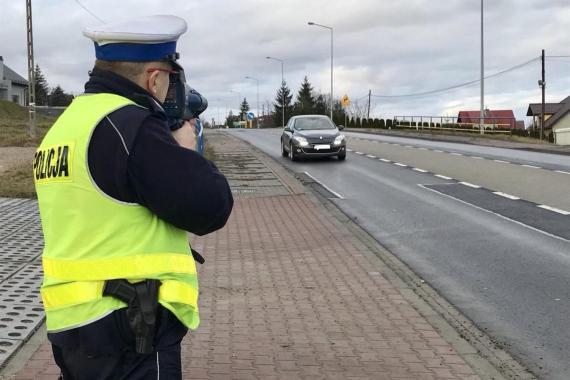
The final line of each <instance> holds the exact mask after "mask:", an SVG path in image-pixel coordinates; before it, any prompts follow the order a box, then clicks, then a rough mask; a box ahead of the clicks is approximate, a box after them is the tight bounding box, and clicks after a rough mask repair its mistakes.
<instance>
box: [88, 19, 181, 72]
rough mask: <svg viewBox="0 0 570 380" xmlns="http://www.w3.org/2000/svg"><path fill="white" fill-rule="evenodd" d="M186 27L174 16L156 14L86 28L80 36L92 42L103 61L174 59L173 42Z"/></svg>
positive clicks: (175, 54) (174, 46) (175, 55)
mask: <svg viewBox="0 0 570 380" xmlns="http://www.w3.org/2000/svg"><path fill="white" fill-rule="evenodd" d="M187 29H188V26H187V24H186V21H184V19H182V18H180V17H177V16H169V15H157V16H147V17H139V18H137V19H133V20H129V21H124V22H115V23H109V24H102V25H97V26H93V27H88V28H85V29H84V30H83V35H84V36H86V37H88V38H90V39H91V40H93V42H94V43H95V56H96V57H97V59H101V60H105V61H130V62H144V61H161V60H171V61H174V60H175V59H176V58H177V55H178V53H176V42H177V41H178V38H179V37H180V36H181V35H182V34H184V33H185V32H186V30H187Z"/></svg>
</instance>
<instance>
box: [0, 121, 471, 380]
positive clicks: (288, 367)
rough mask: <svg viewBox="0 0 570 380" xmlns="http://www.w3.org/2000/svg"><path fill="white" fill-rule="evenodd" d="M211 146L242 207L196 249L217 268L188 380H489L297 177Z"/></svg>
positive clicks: (191, 338)
mask: <svg viewBox="0 0 570 380" xmlns="http://www.w3.org/2000/svg"><path fill="white" fill-rule="evenodd" d="M208 142H209V144H211V145H212V146H213V147H214V148H215V149H214V150H215V151H216V155H217V156H218V157H217V158H216V163H217V164H218V166H219V167H220V169H221V170H222V171H223V172H224V174H226V175H227V176H228V178H229V180H230V184H231V186H232V190H233V191H234V192H235V195H236V196H237V197H238V198H237V199H236V202H235V206H234V211H233V213H232V216H231V218H230V220H229V222H228V225H227V226H226V227H225V228H224V229H222V230H221V231H218V232H216V233H214V234H211V235H208V236H205V237H201V238H195V239H193V240H192V242H193V246H194V248H196V249H197V250H198V251H200V252H201V253H202V254H203V255H204V256H205V257H206V263H205V265H203V266H200V267H199V271H200V285H201V296H200V307H201V319H202V324H201V326H200V327H199V328H198V330H196V331H194V332H192V333H190V334H188V336H187V337H186V338H185V340H184V341H183V352H182V355H183V373H184V379H287V380H288V379H297V378H300V379H311V380H313V379H315V380H316V379H478V378H479V377H478V376H476V375H475V374H474V372H473V370H472V369H471V368H470V367H469V366H468V365H467V364H466V363H465V361H464V360H463V359H462V358H461V357H460V356H459V355H458V354H457V353H456V352H455V350H454V349H453V348H452V347H451V346H450V345H449V344H448V343H447V342H446V341H445V340H444V339H442V337H441V335H440V334H439V333H438V332H437V331H436V330H435V329H434V328H433V327H432V326H431V325H430V324H429V323H428V322H427V321H426V319H425V318H424V317H422V316H421V315H420V314H419V313H418V312H417V311H416V310H415V309H414V308H413V307H412V306H411V304H410V303H409V302H408V301H407V299H406V298H405V297H404V296H403V295H402V294H401V293H400V291H399V290H398V289H397V288H396V286H395V285H393V284H392V283H390V282H389V281H388V280H387V279H386V277H384V275H383V274H382V272H383V270H384V269H383V268H385V267H383V266H382V264H381V263H380V260H379V259H377V258H376V257H375V256H374V254H372V253H371V252H370V250H369V248H367V246H366V245H365V244H364V243H362V242H361V241H360V240H359V239H358V238H357V237H356V236H354V235H353V234H352V233H351V232H350V231H349V229H348V228H346V226H344V225H343V224H341V223H340V222H339V221H338V220H337V219H335V218H334V217H333V216H332V215H331V214H330V213H329V211H327V210H326V209H325V208H324V207H322V205H320V204H319V205H317V204H316V203H314V201H313V200H312V198H311V197H310V196H308V195H306V194H304V193H303V188H302V186H301V185H300V184H299V183H298V182H297V181H295V180H294V179H293V178H292V177H291V175H290V174H289V173H287V172H286V171H285V170H284V169H283V168H282V167H279V165H276V163H275V162H273V161H271V160H269V159H267V158H266V157H265V156H263V155H261V154H260V153H259V152H256V151H253V150H251V149H250V148H249V147H248V146H247V145H246V144H245V143H243V142H241V141H240V140H237V139H235V138H232V137H230V136H228V135H226V134H223V133H215V132H210V135H208ZM216 148H217V149H216ZM222 152H223V153H222ZM242 156H243V157H242ZM283 194H289V195H283ZM42 334H43V336H40V335H42ZM36 338H37V340H40V341H41V340H42V339H43V341H45V332H43V333H38V334H36ZM30 347H31V346H30ZM32 350H33V349H32ZM22 362H23V363H26V365H25V367H24V368H23V369H21V370H20V371H19V372H18V373H17V374H16V375H15V376H11V377H8V378H10V379H20V380H24V379H34V380H35V379H55V378H56V377H57V374H58V373H59V371H58V368H57V367H56V366H55V364H54V363H53V359H52V357H51V349H50V347H49V345H48V344H47V343H44V344H42V345H40V347H39V348H38V349H37V351H36V352H35V353H34V354H33V356H32V357H31V359H30V360H27V359H23V361H22ZM0 378H2V377H1V376H0Z"/></svg>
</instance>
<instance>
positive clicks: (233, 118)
mask: <svg viewBox="0 0 570 380" xmlns="http://www.w3.org/2000/svg"><path fill="white" fill-rule="evenodd" d="M234 121H239V117H237V116H235V115H234V114H233V112H232V110H230V112H229V113H228V117H227V118H226V125H227V126H228V127H230V128H233V126H234Z"/></svg>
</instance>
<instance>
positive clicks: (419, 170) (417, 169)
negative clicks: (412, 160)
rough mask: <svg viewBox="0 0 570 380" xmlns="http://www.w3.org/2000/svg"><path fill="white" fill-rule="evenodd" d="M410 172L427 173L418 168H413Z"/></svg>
mask: <svg viewBox="0 0 570 380" xmlns="http://www.w3.org/2000/svg"><path fill="white" fill-rule="evenodd" d="M412 170H415V171H417V172H420V173H427V172H428V171H427V170H424V169H420V168H413V169H412Z"/></svg>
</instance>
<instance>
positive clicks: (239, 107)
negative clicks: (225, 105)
mask: <svg viewBox="0 0 570 380" xmlns="http://www.w3.org/2000/svg"><path fill="white" fill-rule="evenodd" d="M230 92H233V93H234V94H238V114H239V115H241V112H240V111H241V92H239V91H234V90H230ZM240 120H241V117H240Z"/></svg>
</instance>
